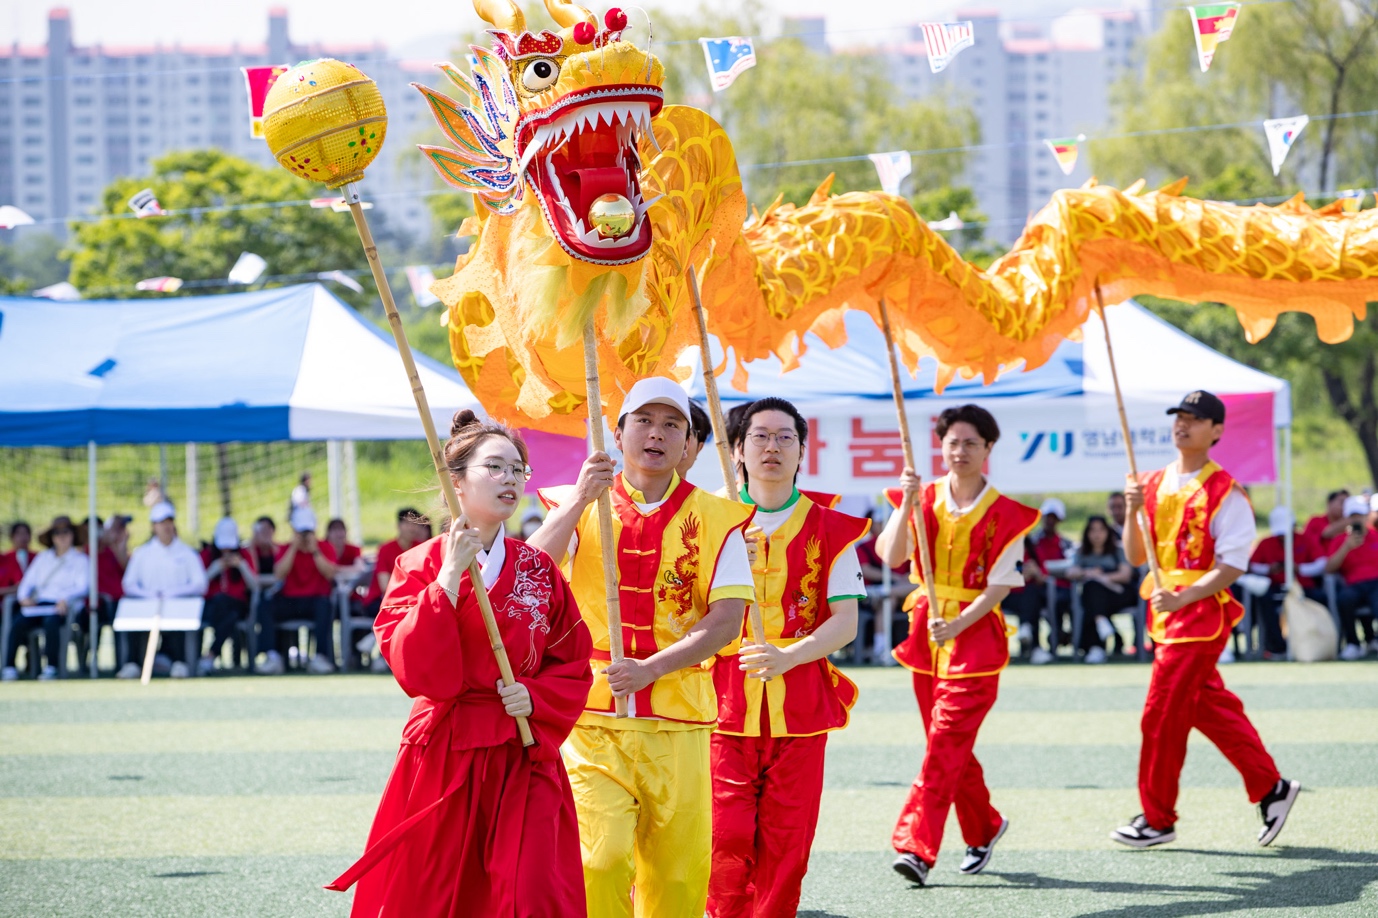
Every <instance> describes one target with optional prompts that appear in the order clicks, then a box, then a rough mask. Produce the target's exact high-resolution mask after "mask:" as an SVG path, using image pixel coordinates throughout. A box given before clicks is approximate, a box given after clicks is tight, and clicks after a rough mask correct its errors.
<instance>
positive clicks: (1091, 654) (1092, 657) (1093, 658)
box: [1086, 647, 1105, 666]
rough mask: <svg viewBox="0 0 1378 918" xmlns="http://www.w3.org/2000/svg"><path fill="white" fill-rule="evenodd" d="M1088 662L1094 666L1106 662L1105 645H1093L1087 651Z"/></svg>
mask: <svg viewBox="0 0 1378 918" xmlns="http://www.w3.org/2000/svg"><path fill="white" fill-rule="evenodd" d="M1086 662H1087V663H1090V664H1092V665H1093V666H1096V665H1099V664H1101V663H1104V662H1105V648H1104V647H1092V648H1091V649H1090V650H1088V651H1086Z"/></svg>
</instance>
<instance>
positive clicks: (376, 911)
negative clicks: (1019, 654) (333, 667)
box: [326, 536, 593, 918]
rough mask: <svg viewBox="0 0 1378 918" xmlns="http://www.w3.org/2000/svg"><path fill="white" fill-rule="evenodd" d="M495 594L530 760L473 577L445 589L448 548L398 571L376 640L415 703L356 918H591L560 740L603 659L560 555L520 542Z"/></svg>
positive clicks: (510, 548) (366, 863) (362, 867)
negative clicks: (521, 699) (507, 704)
mask: <svg viewBox="0 0 1378 918" xmlns="http://www.w3.org/2000/svg"><path fill="white" fill-rule="evenodd" d="M504 547H505V551H506V558H505V559H504V562H503V566H502V572H501V573H500V574H499V576H498V579H497V581H496V582H495V583H494V584H493V587H492V588H491V589H490V590H489V591H488V592H489V595H490V596H491V597H492V603H493V612H494V615H495V617H496V618H497V621H498V627H499V629H500V630H501V631H502V639H503V643H504V644H506V646H507V655H508V658H509V659H510V660H511V661H512V669H513V671H514V672H515V673H516V675H517V680H518V681H519V682H521V683H522V684H523V685H525V686H526V687H527V690H528V691H529V692H530V693H531V702H532V709H533V712H532V714H531V717H530V718H529V721H530V724H531V730H532V732H533V733H534V734H535V737H536V745H534V746H532V747H531V748H529V749H523V748H522V746H521V741H520V739H519V738H518V734H517V724H516V720H515V719H514V718H512V717H510V716H508V714H507V713H506V711H504V710H503V705H502V702H501V700H500V699H499V697H498V694H497V682H498V679H499V673H498V667H497V663H496V662H495V661H494V660H493V653H492V651H491V650H490V649H489V646H488V638H487V632H486V631H485V630H484V627H483V619H482V617H481V616H480V614H479V608H478V601H477V600H476V599H475V597H474V594H473V591H472V589H471V586H470V581H469V575H468V574H467V573H465V574H464V575H463V576H462V577H461V578H460V586H459V601H458V603H451V602H450V599H449V597H448V596H447V595H446V593H445V591H444V590H443V589H441V587H440V586H438V585H437V584H436V583H435V579H436V577H437V576H438V575H439V572H440V566H441V562H442V560H443V552H444V537H443V536H441V537H438V538H435V539H431V540H430V541H429V542H425V543H423V544H421V545H418V546H416V547H415V548H413V549H411V550H410V551H408V552H406V553H405V554H404V555H402V556H401V557H400V558H399V559H398V560H397V566H396V568H395V569H394V574H393V577H392V580H391V581H390V582H389V583H388V590H387V593H386V595H385V596H384V598H383V605H382V608H381V609H380V610H379V612H378V618H377V619H376V620H375V622H374V625H373V629H374V633H375V634H376V635H377V636H378V648H379V650H380V651H381V652H382V654H383V657H384V658H385V659H386V660H387V661H388V665H389V666H391V667H392V671H393V674H394V675H395V676H396V677H397V682H398V684H400V685H401V686H402V689H403V691H405V692H406V693H407V694H408V695H409V696H411V697H413V698H415V699H416V704H415V705H414V706H413V707H412V713H411V717H410V719H409V720H408V721H407V726H406V728H405V729H404V730H403V732H402V748H401V750H400V751H399V753H398V755H397V763H396V765H395V766H394V767H393V771H392V775H391V777H389V779H388V785H387V787H386V788H385V789H384V791H383V799H382V801H381V802H380V803H379V805H378V815H377V816H376V817H375V819H374V822H373V828H372V830H371V831H370V832H369V839H368V848H367V850H366V851H365V852H364V855H363V857H361V858H360V859H359V861H358V862H357V863H356V864H355V865H354V866H353V867H351V868H350V869H349V870H348V871H346V872H345V873H344V874H343V875H342V876H341V877H340V878H339V879H337V880H335V881H334V882H333V883H331V884H330V885H329V886H328V887H326V888H327V889H335V890H340V891H343V890H346V889H348V888H349V887H350V886H351V885H353V884H354V883H355V882H358V884H359V888H358V890H357V891H356V892H355V894H354V908H353V911H352V912H351V914H352V915H354V916H369V918H373V916H392V915H397V916H406V918H421V916H461V915H463V916H468V915H483V916H485V918H550V916H556V915H558V916H566V915H571V916H581V915H583V914H584V911H585V910H584V877H583V866H582V862H581V858H580V851H579V825H578V818H577V816H576V813H575V809H574V798H573V796H572V794H571V792H570V787H569V779H568V778H567V777H566V775H565V768H564V765H563V763H562V762H561V760H560V744H561V743H563V742H564V740H565V738H566V737H567V736H568V735H569V732H570V730H571V729H572V728H573V726H574V722H575V720H576V719H577V718H578V717H579V713H580V712H581V711H582V710H583V709H584V704H585V701H586V699H587V698H588V692H589V686H590V685H591V684H592V682H593V675H592V673H591V672H590V671H589V666H588V660H589V655H590V653H591V652H592V649H593V642H592V640H591V639H590V637H589V632H588V628H587V627H586V626H585V625H584V622H583V619H582V618H580V616H579V609H578V607H577V606H576V605H575V602H574V596H573V594H571V592H570V590H569V585H568V584H567V583H566V582H565V579H564V577H563V576H562V575H561V574H560V572H559V569H558V568H557V567H556V566H555V563H554V562H553V561H551V560H550V557H549V556H548V555H546V554H545V553H544V552H542V551H540V550H539V549H536V548H533V547H531V546H529V545H527V544H526V543H524V542H519V541H517V540H515V539H506V541H505V543H504Z"/></svg>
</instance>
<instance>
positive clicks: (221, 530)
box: [211, 516, 239, 550]
mask: <svg viewBox="0 0 1378 918" xmlns="http://www.w3.org/2000/svg"><path fill="white" fill-rule="evenodd" d="M211 540H212V541H213V542H215V547H216V548H220V549H226V550H228V549H232V548H238V547H239V524H238V523H236V522H235V521H234V520H233V519H231V518H230V517H228V516H227V517H225V518H224V519H222V520H221V521H220V522H218V523H216V524H215V535H214V536H212V537H211Z"/></svg>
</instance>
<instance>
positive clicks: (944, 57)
mask: <svg viewBox="0 0 1378 918" xmlns="http://www.w3.org/2000/svg"><path fill="white" fill-rule="evenodd" d="M923 43H924V45H925V46H926V47H927V48H928V68H929V69H930V70H932V71H933V72H934V73H938V72H939V71H941V70H942V69H943V68H945V67H946V66H947V65H948V64H950V63H952V59H953V58H954V57H956V56H957V54H958V53H959V52H961V51H962V50H963V49H964V48H970V47H971V46H972V45H974V44H976V33H975V31H974V29H973V26H972V24H971V22H970V21H967V22H925V23H923Z"/></svg>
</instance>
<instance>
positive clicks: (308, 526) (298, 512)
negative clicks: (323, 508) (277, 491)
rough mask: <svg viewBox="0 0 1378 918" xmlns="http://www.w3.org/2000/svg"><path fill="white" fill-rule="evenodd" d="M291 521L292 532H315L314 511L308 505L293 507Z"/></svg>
mask: <svg viewBox="0 0 1378 918" xmlns="http://www.w3.org/2000/svg"><path fill="white" fill-rule="evenodd" d="M291 522H292V531H293V532H315V531H316V511H315V510H312V509H311V508H310V507H293V508H292V520H291Z"/></svg>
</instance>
